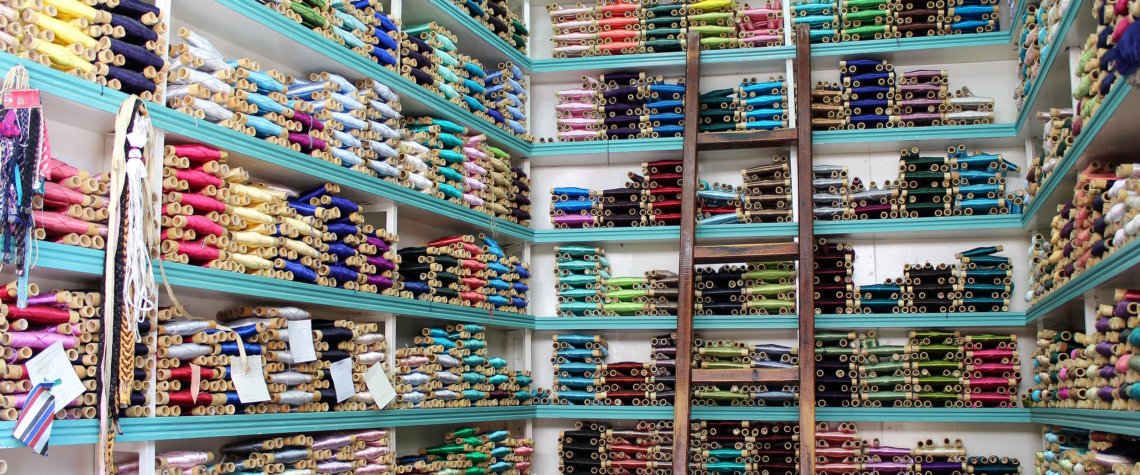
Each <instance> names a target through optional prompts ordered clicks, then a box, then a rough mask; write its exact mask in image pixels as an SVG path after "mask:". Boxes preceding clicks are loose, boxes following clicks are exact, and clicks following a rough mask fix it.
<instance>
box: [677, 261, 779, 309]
mask: <svg viewBox="0 0 1140 475" xmlns="http://www.w3.org/2000/svg"><path fill="white" fill-rule="evenodd" d="M694 281H695V284H694V286H695V289H694V291H693V300H694V302H693V314H694V315H732V316H750V315H794V314H795V313H796V291H797V289H796V268H795V262H792V261H767V262H754V263H750V264H743V265H736V264H732V265H723V266H720V267H710V266H702V267H697V268H696V269H695V275H694Z"/></svg>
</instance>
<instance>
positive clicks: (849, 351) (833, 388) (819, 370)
mask: <svg viewBox="0 0 1140 475" xmlns="http://www.w3.org/2000/svg"><path fill="white" fill-rule="evenodd" d="M865 337H866V334H857V333H855V332H836V331H824V332H816V334H815V387H816V389H815V402H816V405H817V406H819V407H849V406H853V405H858V395H857V394H856V393H855V389H856V386H855V384H856V380H857V379H858V377H859V373H858V372H857V362H858V361H859V349H858V348H859V341H860V340H861V339H862V338H865Z"/></svg>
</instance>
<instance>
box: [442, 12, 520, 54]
mask: <svg viewBox="0 0 1140 475" xmlns="http://www.w3.org/2000/svg"><path fill="white" fill-rule="evenodd" d="M451 2H452V3H454V4H456V5H457V6H459V8H462V9H463V10H464V11H466V12H467V14H468V15H471V18H474V19H475V20H476V21H478V22H479V23H482V24H483V26H486V27H487V29H489V30H491V32H493V33H495V34H496V35H498V37H499V38H502V39H503V41H506V42H507V43H508V44H510V45H511V46H512V47H514V48H515V49H517V50H519V51H520V52H522V53H526V42H527V36H529V35H530V31H528V30H527V28H526V25H525V24H524V23H523V20H522V18H520V17H519V16H518V15H516V14H515V12H513V11H511V5H510V2H508V1H506V0H481V1H461V0H451Z"/></svg>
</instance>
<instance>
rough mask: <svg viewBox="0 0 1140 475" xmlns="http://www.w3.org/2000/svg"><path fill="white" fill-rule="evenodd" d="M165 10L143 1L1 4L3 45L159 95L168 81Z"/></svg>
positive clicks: (116, 85) (106, 82) (147, 95)
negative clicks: (3, 5) (5, 26)
mask: <svg viewBox="0 0 1140 475" xmlns="http://www.w3.org/2000/svg"><path fill="white" fill-rule="evenodd" d="M163 16H164V14H163V12H162V11H161V10H159V9H158V7H156V6H153V5H147V4H145V3H143V2H139V1H117V2H111V1H97V2H96V1H81V0H48V1H42V2H41V1H30V0H18V1H14V2H9V3H8V4H7V6H6V7H5V8H2V9H0V18H3V19H4V20H5V24H6V25H7V28H5V31H4V33H3V34H0V48H2V49H3V50H4V51H6V52H8V53H12V54H14V55H17V56H20V57H23V58H28V59H31V60H32V61H35V62H37V63H40V64H42V65H44V66H48V67H51V68H54V69H57V70H60V71H64V72H66V73H68V74H72V75H75V76H78V77H81V78H83V79H85V80H88V81H92V82H96V83H98V84H100V85H103V86H107V87H110V88H112V89H116V90H120V91H123V92H125V93H127V94H136V95H138V96H140V97H142V98H143V99H146V100H149V101H157V100H159V99H160V98H161V97H162V89H161V85H162V84H164V83H165V82H166V67H167V65H166V63H165V61H164V60H163V56H164V55H165V54H166V43H165V42H164V40H163V39H162V36H163V34H164V33H165V32H166V24H165V23H163Z"/></svg>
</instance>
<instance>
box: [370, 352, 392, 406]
mask: <svg viewBox="0 0 1140 475" xmlns="http://www.w3.org/2000/svg"><path fill="white" fill-rule="evenodd" d="M364 384H365V385H367V386H368V392H370V393H372V400H374V401H376V406H377V407H378V408H380V409H384V407H386V406H387V405H388V404H390V403H391V402H392V400H393V399H396V389H395V388H393V387H392V382H391V381H389V380H388V374H387V373H385V372H384V368H383V367H381V364H380V363H374V364H373V365H372V366H371V367H369V368H368V371H367V372H365V373H364Z"/></svg>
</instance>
